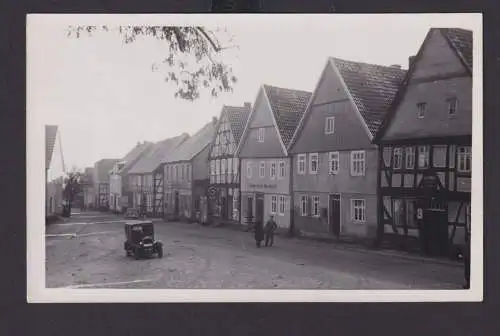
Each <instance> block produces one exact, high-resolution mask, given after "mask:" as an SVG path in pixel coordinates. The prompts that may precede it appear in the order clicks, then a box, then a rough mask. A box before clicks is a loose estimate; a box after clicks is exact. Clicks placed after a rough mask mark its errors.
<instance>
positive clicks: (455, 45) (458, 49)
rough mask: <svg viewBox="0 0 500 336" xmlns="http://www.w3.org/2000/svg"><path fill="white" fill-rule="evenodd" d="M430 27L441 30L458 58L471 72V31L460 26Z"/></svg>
mask: <svg viewBox="0 0 500 336" xmlns="http://www.w3.org/2000/svg"><path fill="white" fill-rule="evenodd" d="M431 29H439V30H440V31H441V33H442V34H443V36H444V37H445V38H446V40H447V41H448V43H449V44H450V46H451V48H452V49H453V50H454V51H455V53H456V54H457V56H458V58H460V60H461V61H462V63H463V64H464V65H465V66H466V67H467V69H468V70H469V71H470V72H472V31H470V30H466V29H461V28H431Z"/></svg>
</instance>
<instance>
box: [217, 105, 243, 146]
mask: <svg viewBox="0 0 500 336" xmlns="http://www.w3.org/2000/svg"><path fill="white" fill-rule="evenodd" d="M250 111H251V107H250V106H249V105H247V106H243V107H241V106H237V107H236V106H224V107H223V113H224V112H225V113H226V116H227V119H228V121H229V127H231V132H232V133H233V137H234V141H236V143H239V142H240V139H241V136H242V135H243V130H244V129H245V126H246V124H247V121H248V117H249V116H250ZM220 120H222V114H221V118H220ZM219 122H220V121H219Z"/></svg>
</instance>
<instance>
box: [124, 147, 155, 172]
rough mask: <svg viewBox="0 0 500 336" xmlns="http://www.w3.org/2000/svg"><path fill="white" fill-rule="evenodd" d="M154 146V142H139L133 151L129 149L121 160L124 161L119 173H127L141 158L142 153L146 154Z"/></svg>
mask: <svg viewBox="0 0 500 336" xmlns="http://www.w3.org/2000/svg"><path fill="white" fill-rule="evenodd" d="M153 147H154V143H152V142H148V141H146V142H143V143H138V144H137V145H136V146H135V147H134V148H133V149H132V150H131V151H129V152H128V153H127V154H126V155H125V156H124V157H123V159H121V160H120V162H122V163H124V165H123V167H122V169H120V171H118V173H119V174H126V173H127V172H128V171H129V170H130V169H131V168H132V166H133V165H134V164H135V163H136V162H137V161H138V160H139V159H140V157H141V156H142V155H145V154H146V153H147V152H148V151H149V150H151V149H152V148H153Z"/></svg>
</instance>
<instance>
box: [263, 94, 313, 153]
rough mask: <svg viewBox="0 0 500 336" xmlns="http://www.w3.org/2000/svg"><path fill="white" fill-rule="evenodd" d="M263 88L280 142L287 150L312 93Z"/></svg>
mask: <svg viewBox="0 0 500 336" xmlns="http://www.w3.org/2000/svg"><path fill="white" fill-rule="evenodd" d="M263 88H264V91H265V93H266V96H267V99H268V101H269V105H270V106H271V111H272V113H273V117H274V120H275V121H276V127H277V130H278V132H279V135H280V137H281V140H282V141H283V144H284V146H285V148H287V149H288V146H289V145H290V141H291V140H292V137H293V134H294V133H295V129H296V128H297V126H298V125H299V121H300V119H301V118H302V116H303V114H304V112H305V111H306V109H307V105H308V103H309V100H310V99H311V96H312V93H311V92H308V91H301V90H293V89H285V88H280V87H276V86H271V85H263Z"/></svg>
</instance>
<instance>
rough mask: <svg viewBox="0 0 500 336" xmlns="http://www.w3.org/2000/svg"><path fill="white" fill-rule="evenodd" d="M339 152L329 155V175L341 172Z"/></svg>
mask: <svg viewBox="0 0 500 336" xmlns="http://www.w3.org/2000/svg"><path fill="white" fill-rule="evenodd" d="M339 163H340V162H339V152H330V153H328V173H329V174H337V173H338V172H339Z"/></svg>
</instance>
